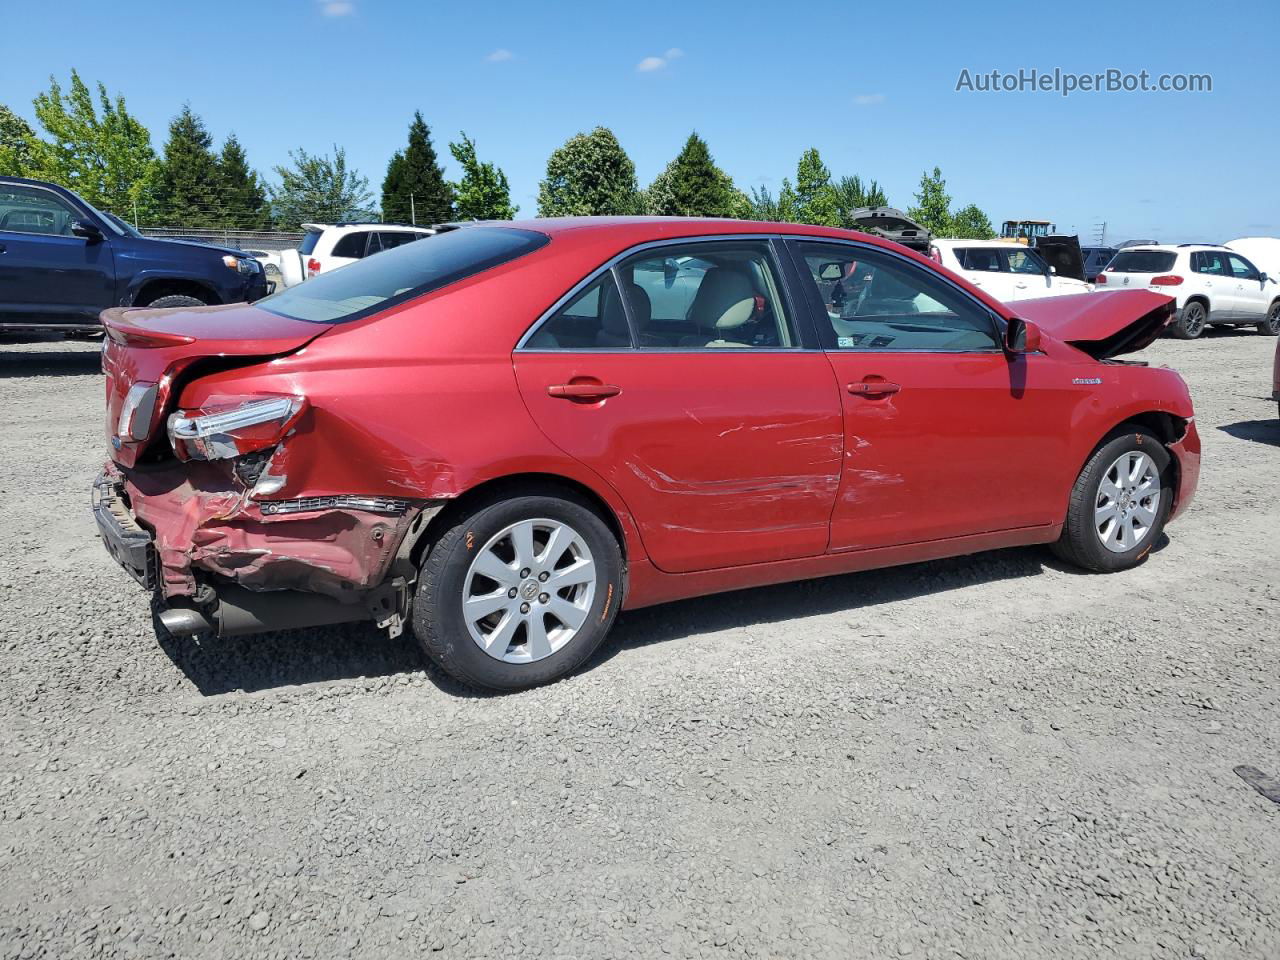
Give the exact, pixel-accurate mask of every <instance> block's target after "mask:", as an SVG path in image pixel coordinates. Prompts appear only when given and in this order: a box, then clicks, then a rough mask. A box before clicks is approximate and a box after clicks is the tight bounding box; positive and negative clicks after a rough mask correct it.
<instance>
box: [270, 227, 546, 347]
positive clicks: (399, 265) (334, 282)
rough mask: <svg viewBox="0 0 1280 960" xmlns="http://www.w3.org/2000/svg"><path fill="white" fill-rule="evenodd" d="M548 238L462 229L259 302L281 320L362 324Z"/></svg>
mask: <svg viewBox="0 0 1280 960" xmlns="http://www.w3.org/2000/svg"><path fill="white" fill-rule="evenodd" d="M549 239H550V238H549V237H547V236H546V234H542V233H535V232H534V231H532V230H518V229H515V228H513V227H461V228H459V229H455V230H447V231H445V232H444V233H440V234H437V235H436V236H434V237H427V238H425V239H424V240H422V241H420V242H418V243H407V244H405V245H404V246H402V247H397V248H396V249H394V250H388V251H387V252H385V253H381V254H379V255H378V256H376V257H369V258H368V259H367V260H361V261H360V262H359V263H353V264H351V265H350V266H347V267H343V268H342V269H341V270H335V271H333V272H332V273H322V274H320V275H319V276H317V277H312V278H311V279H310V280H308V281H307V282H306V283H300V284H298V285H297V286H294V287H289V288H287V289H285V290H282V291H281V292H279V293H277V294H274V295H272V296H270V297H267V298H266V299H264V300H259V301H257V303H255V304H254V306H259V307H262V308H263V309H264V310H269V311H270V312H272V313H275V314H278V315H280V316H282V317H292V318H293V319H295V320H310V321H312V322H314V323H344V322H347V321H350V320H359V319H360V318H361V317H367V316H369V315H370V314H373V313H376V312H378V311H379V310H385V309H386V308H388V307H392V306H395V305H396V304H398V303H403V302H405V301H406V300H411V299H413V298H414V297H418V296H421V295H422V294H424V293H430V292H431V291H432V290H438V289H440V288H441V287H443V286H446V285H448V284H450V283H454V282H455V281H457V280H461V279H463V278H464V277H470V276H473V275H474V274H477V273H482V272H483V271H485V270H489V269H492V268H493V267H496V266H498V265H499V264H503V263H507V262H508V261H510V260H514V259H516V258H517V257H521V256H524V255H525V254H526V253H530V252H532V251H534V250H537V249H538V248H539V247H541V246H543V245H544V244H546V243H548V242H549Z"/></svg>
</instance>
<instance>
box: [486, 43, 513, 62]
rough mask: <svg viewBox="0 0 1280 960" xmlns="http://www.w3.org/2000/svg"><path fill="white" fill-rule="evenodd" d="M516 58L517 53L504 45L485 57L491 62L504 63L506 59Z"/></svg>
mask: <svg viewBox="0 0 1280 960" xmlns="http://www.w3.org/2000/svg"><path fill="white" fill-rule="evenodd" d="M514 59H515V54H514V53H512V52H511V51H510V50H507V49H505V48H503V47H499V48H498V49H497V50H495V51H493V53H491V54H489V55H488V56H487V57H485V60H487V61H488V62H489V63H502V62H503V61H505V60H514Z"/></svg>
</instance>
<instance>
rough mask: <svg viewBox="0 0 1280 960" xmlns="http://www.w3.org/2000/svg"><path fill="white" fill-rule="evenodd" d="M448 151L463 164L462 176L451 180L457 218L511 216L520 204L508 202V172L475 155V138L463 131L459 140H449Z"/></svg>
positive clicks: (502, 217)
mask: <svg viewBox="0 0 1280 960" xmlns="http://www.w3.org/2000/svg"><path fill="white" fill-rule="evenodd" d="M449 152H450V153H452V154H453V159H455V160H457V161H458V164H459V165H460V166H461V167H462V179H461V180H459V181H458V182H457V183H454V184H452V185H451V186H452V188H453V193H454V195H455V196H456V197H457V201H456V205H455V210H456V216H457V218H458V219H459V220H510V219H511V218H512V217H514V216H515V215H516V211H517V210H519V209H520V208H519V207H516V206H512V204H511V187H510V186H509V185H508V183H507V175H506V174H505V173H503V172H502V170H500V169H499V168H498V167H496V166H494V165H493V164H492V163H481V162H480V160H479V159H477V157H476V145H475V141H474V140H472V139H471V138H470V137H468V136H467V135H466V134H465V133H463V134H462V142H461V143H450V144H449Z"/></svg>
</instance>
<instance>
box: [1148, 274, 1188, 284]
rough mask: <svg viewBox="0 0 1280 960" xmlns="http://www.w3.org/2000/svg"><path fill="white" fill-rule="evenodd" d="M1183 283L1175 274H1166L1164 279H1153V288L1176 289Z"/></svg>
mask: <svg viewBox="0 0 1280 960" xmlns="http://www.w3.org/2000/svg"><path fill="white" fill-rule="evenodd" d="M1181 282H1182V278H1181V277H1179V276H1178V275H1177V274H1173V273H1166V274H1165V275H1164V276H1162V277H1152V278H1151V286H1153V287H1176V286H1177V285H1178V284H1180V283H1181Z"/></svg>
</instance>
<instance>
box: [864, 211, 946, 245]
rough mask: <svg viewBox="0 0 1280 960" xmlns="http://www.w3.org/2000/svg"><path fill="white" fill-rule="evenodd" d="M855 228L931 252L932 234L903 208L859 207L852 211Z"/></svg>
mask: <svg viewBox="0 0 1280 960" xmlns="http://www.w3.org/2000/svg"><path fill="white" fill-rule="evenodd" d="M849 218H850V219H851V220H852V221H853V224H854V227H855V229H858V230H861V231H863V232H864V233H870V234H873V235H874V236H877V237H883V238H884V239H885V240H892V241H893V242H894V243H900V244H902V245H903V246H904V247H907V248H909V249H911V250H915V251H917V252H918V253H926V254H927V253H928V252H929V240H930V239H931V238H932V236H933V235H932V234H931V233H930V232H929V229H928V228H927V227H924V226H921V225H920V224H918V223H916V222H915V221H914V220H912V219H911V218H910V217H908V216H907V215H906V214H905V213H903V212H902V211H901V210H898V209H895V208H894V207H859V208H858V209H857V210H853V211H850V213H849Z"/></svg>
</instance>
